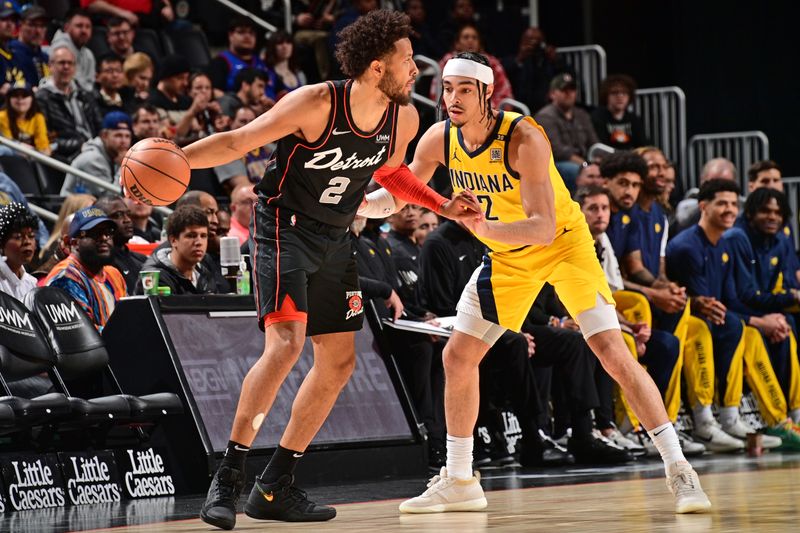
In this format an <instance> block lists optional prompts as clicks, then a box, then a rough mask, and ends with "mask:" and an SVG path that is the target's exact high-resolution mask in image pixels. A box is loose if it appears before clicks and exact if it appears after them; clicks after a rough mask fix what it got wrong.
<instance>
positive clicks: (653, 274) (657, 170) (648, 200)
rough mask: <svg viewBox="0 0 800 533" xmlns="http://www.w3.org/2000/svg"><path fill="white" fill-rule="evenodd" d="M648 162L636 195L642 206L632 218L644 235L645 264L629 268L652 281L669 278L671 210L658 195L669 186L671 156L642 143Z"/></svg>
mask: <svg viewBox="0 0 800 533" xmlns="http://www.w3.org/2000/svg"><path fill="white" fill-rule="evenodd" d="M636 153H637V154H639V155H641V156H642V157H643V158H644V160H645V162H646V163H647V174H646V175H645V176H644V180H643V181H642V188H641V190H640V191H639V197H638V198H637V199H636V205H637V207H638V209H636V210H634V211H632V212H631V218H633V220H634V221H636V222H638V224H639V231H640V236H641V267H643V269H644V270H641V269H640V268H639V266H640V265H634V266H631V263H628V264H627V265H626V267H629V268H630V270H629V271H628V272H629V274H630V276H631V278H638V279H640V280H645V281H648V282H652V283H657V284H661V283H664V282H666V274H665V273H664V272H665V271H664V268H665V267H664V250H666V248H667V239H668V235H669V222H668V220H667V214H666V213H665V212H664V209H663V208H662V207H661V204H660V203H659V202H658V198H659V197H660V196H661V195H663V194H664V190H665V189H666V180H665V179H664V177H665V175H666V173H667V169H668V166H667V158H666V157H664V153H663V152H662V151H661V150H659V149H658V148H655V147H652V146H651V147H642V148H638V149H637V150H636Z"/></svg>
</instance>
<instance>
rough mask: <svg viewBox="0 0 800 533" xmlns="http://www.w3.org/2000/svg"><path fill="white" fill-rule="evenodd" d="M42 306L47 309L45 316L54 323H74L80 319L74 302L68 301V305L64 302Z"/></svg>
mask: <svg viewBox="0 0 800 533" xmlns="http://www.w3.org/2000/svg"><path fill="white" fill-rule="evenodd" d="M44 308H45V310H46V311H47V316H49V317H50V320H52V321H53V322H54V323H55V324H74V323H75V322H79V321H80V317H81V315H80V314H79V313H80V312H79V311H78V309H77V307H75V302H70V303H69V305H67V304H65V303H60V304H46V305H45V306H44Z"/></svg>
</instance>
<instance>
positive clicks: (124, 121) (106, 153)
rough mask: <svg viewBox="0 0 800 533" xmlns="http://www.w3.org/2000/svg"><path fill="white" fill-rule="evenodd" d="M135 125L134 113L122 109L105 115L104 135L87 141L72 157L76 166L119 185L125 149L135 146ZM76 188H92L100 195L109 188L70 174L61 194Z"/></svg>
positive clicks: (65, 180)
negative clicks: (133, 123) (132, 135)
mask: <svg viewBox="0 0 800 533" xmlns="http://www.w3.org/2000/svg"><path fill="white" fill-rule="evenodd" d="M131 129H132V127H131V117H129V116H128V115H126V114H125V113H123V112H122V111H112V112H111V113H109V114H108V115H106V116H105V118H104V119H103V127H102V129H101V130H100V135H99V136H98V137H95V138H94V139H92V140H90V141H89V142H87V143H86V144H85V145H84V146H83V150H82V151H81V153H80V154H79V155H78V156H77V157H76V158H75V159H74V160H73V161H72V165H71V166H72V168H75V169H78V170H82V171H84V172H87V173H88V174H90V175H92V176H94V177H96V178H100V179H103V180H105V181H107V182H108V183H109V184H114V185H119V182H120V181H119V166H120V163H122V158H123V157H124V156H125V152H127V151H128V148H130V147H131ZM76 192H91V193H92V194H95V195H98V196H99V195H101V194H103V193H104V192H106V189H103V188H101V187H99V186H97V185H94V184H92V183H88V182H85V181H84V180H83V179H82V178H80V177H79V176H77V175H75V174H67V177H66V178H65V179H64V185H63V186H62V187H61V194H62V195H66V194H69V193H76Z"/></svg>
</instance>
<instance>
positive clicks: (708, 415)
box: [692, 403, 714, 425]
mask: <svg viewBox="0 0 800 533" xmlns="http://www.w3.org/2000/svg"><path fill="white" fill-rule="evenodd" d="M692 413H693V414H694V423H695V425H700V424H707V423H709V422H712V421H713V420H714V414H713V413H712V412H711V406H710V405H703V404H702V403H698V404H697V405H695V406H694V409H692Z"/></svg>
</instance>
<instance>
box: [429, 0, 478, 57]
mask: <svg viewBox="0 0 800 533" xmlns="http://www.w3.org/2000/svg"><path fill="white" fill-rule="evenodd" d="M443 3H444V4H445V5H447V2H443ZM449 4H450V6H451V9H450V10H449V11H448V12H447V14H446V17H444V18H443V19H435V20H440V21H441V20H443V22H440V23H439V31H438V33H439V35H440V36H441V39H442V42H443V43H445V46H452V44H453V42H454V41H456V40H457V39H458V34H459V33H460V31H461V28H463V27H464V26H465V25H473V26H476V25H477V24H478V17H479V15H478V13H477V12H476V11H475V6H474V5H473V2H472V0H453V1H452V2H449ZM431 8H432V6H429V9H431ZM476 27H477V26H476ZM460 51H461V50H459V52H460Z"/></svg>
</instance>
